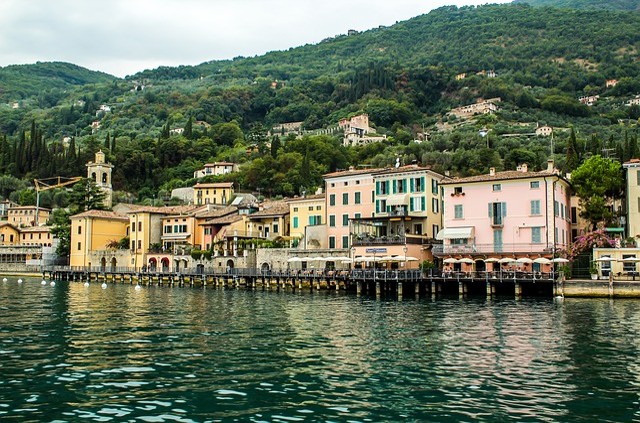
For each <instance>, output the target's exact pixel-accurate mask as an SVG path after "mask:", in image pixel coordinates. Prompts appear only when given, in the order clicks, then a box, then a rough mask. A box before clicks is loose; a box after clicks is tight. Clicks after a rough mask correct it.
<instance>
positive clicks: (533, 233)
mask: <svg viewBox="0 0 640 423" xmlns="http://www.w3.org/2000/svg"><path fill="white" fill-rule="evenodd" d="M443 185H444V196H445V198H446V202H445V209H444V229H443V230H441V231H440V233H439V234H438V238H439V239H441V240H442V241H443V245H441V246H438V248H436V249H435V250H434V252H435V254H436V255H437V256H439V257H440V258H442V259H445V258H471V259H472V260H480V261H478V262H477V263H482V260H483V259H486V258H488V257H490V256H491V257H494V258H499V257H503V258H507V257H512V258H514V259H515V258H517V257H528V258H532V259H533V258H537V257H546V258H551V257H553V255H554V254H555V252H556V251H558V250H561V249H565V248H567V246H568V245H569V243H570V242H571V214H570V207H571V202H570V197H571V189H570V184H569V182H568V180H567V179H565V178H564V177H562V176H561V175H560V172H559V171H558V170H557V169H555V168H554V164H553V161H549V162H548V163H547V169H546V170H543V171H540V172H529V171H528V166H527V165H521V166H520V167H519V168H518V170H516V171H506V172H496V171H495V170H494V169H491V171H490V173H489V174H488V175H479V176H473V177H468V178H458V179H453V180H450V181H446V182H444V183H443Z"/></svg>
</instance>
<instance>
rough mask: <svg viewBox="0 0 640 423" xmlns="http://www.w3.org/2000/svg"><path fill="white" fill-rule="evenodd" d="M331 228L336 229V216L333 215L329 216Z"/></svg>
mask: <svg viewBox="0 0 640 423" xmlns="http://www.w3.org/2000/svg"><path fill="white" fill-rule="evenodd" d="M329 226H330V227H332V228H335V227H336V216H335V215H333V214H332V215H330V216H329Z"/></svg>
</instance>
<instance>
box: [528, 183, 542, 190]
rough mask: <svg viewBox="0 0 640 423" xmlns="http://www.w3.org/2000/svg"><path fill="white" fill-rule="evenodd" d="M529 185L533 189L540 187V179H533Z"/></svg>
mask: <svg viewBox="0 0 640 423" xmlns="http://www.w3.org/2000/svg"><path fill="white" fill-rule="evenodd" d="M529 187H530V188H531V189H538V188H540V181H531V182H530V183H529Z"/></svg>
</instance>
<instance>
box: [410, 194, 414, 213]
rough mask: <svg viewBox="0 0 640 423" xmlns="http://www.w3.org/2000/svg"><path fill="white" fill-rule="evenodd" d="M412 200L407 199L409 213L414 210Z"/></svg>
mask: <svg viewBox="0 0 640 423" xmlns="http://www.w3.org/2000/svg"><path fill="white" fill-rule="evenodd" d="M413 200H414V198H413V197H411V198H410V199H409V211H413V210H414V208H413Z"/></svg>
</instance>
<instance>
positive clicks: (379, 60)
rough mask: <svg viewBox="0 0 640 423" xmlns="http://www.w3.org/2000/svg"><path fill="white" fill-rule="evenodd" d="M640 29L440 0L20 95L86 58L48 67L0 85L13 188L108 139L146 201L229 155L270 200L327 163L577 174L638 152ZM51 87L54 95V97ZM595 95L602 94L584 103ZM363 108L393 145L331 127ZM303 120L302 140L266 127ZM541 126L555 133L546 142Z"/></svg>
mask: <svg viewBox="0 0 640 423" xmlns="http://www.w3.org/2000/svg"><path fill="white" fill-rule="evenodd" d="M637 28H640V14H638V13H629V12H615V11H604V10H603V11H593V10H589V11H584V10H566V9H557V8H546V7H545V8H536V9H535V11H534V10H533V9H532V7H531V6H529V5H526V4H508V5H487V6H482V7H477V8H476V7H463V8H456V7H443V8H440V9H437V10H434V11H432V12H431V13H429V14H427V15H423V16H418V17H416V18H414V19H410V20H408V21H404V22H400V23H398V24H396V25H394V26H392V27H387V28H382V27H381V28H376V29H372V30H369V31H366V32H363V33H359V34H354V35H349V36H347V35H338V36H336V37H333V38H331V39H327V40H324V41H322V42H320V43H318V44H316V45H306V46H302V47H298V48H291V49H289V50H288V51H280V52H271V53H268V54H265V55H263V56H259V57H253V58H241V57H239V58H236V59H234V60H229V61H215V62H208V63H203V64H201V65H198V66H181V67H177V68H166V67H164V68H158V69H155V70H149V71H144V72H140V73H139V74H137V75H134V76H132V77H129V78H128V79H127V80H120V79H115V78H112V77H108V76H106V75H96V74H93V73H81V75H84V76H83V77H84V78H85V81H84V82H82V80H81V79H80V78H78V79H77V81H78V82H79V83H81V84H88V85H80V86H78V87H74V86H73V84H72V83H70V82H69V81H70V79H69V78H66V79H65V78H62V77H61V78H59V79H58V80H54V81H53V82H52V83H51V85H49V86H47V85H43V86H41V87H39V89H38V90H37V92H35V93H32V94H28V93H27V92H26V91H25V93H22V92H20V91H18V90H16V89H15V87H19V86H21V85H24V86H27V85H28V84H29V83H30V81H41V83H42V84H46V81H47V78H43V79H39V78H40V76H41V75H45V76H46V75H48V74H49V73H51V72H53V70H55V69H58V70H59V69H60V68H61V67H65V66H66V67H67V69H73V67H72V65H66V64H45V63H40V64H36V65H33V66H31V67H26V68H24V69H25V70H24V72H23V73H22V76H21V77H15V79H13V80H12V83H11V84H6V83H4V82H2V83H1V84H0V86H2V87H5V88H3V91H4V92H5V93H6V94H5V97H4V100H2V101H6V104H4V105H0V134H2V135H0V136H1V137H2V138H1V139H0V142H1V145H0V147H2V148H1V150H0V172H2V173H4V174H5V176H4V177H3V178H0V194H2V195H8V193H9V192H11V191H16V192H17V193H14V194H13V195H14V197H19V196H20V194H19V193H20V192H22V197H23V201H30V197H29V195H28V194H25V193H24V192H23V191H24V190H23V189H21V188H23V186H24V183H23V182H19V180H20V179H23V178H26V179H32V178H34V177H46V176H54V175H62V176H73V175H77V174H82V172H83V169H84V167H83V165H84V163H85V162H86V161H87V160H90V159H92V157H93V154H94V152H95V151H96V150H97V149H100V148H101V149H103V151H106V152H107V153H108V160H109V161H110V162H112V163H113V164H114V165H115V169H114V185H115V188H116V189H117V190H120V191H121V193H120V194H119V195H121V196H122V198H126V197H127V196H128V195H129V194H128V193H132V194H133V195H134V196H136V198H137V199H138V200H141V201H144V200H145V199H146V200H147V201H149V200H150V199H153V198H156V197H157V198H165V197H167V196H168V193H169V192H170V190H171V189H172V188H175V187H180V186H188V185H189V184H192V183H193V182H194V181H193V179H192V175H193V171H194V170H196V169H198V168H200V167H201V166H202V165H203V164H204V163H207V162H213V161H221V160H224V161H234V162H237V163H240V164H241V171H240V172H239V173H237V174H233V175H227V176H225V177H224V178H226V180H233V181H234V182H235V183H236V187H237V188H239V189H240V190H252V191H259V192H261V193H263V194H266V195H271V196H285V195H289V196H290V195H295V194H299V193H300V192H302V191H303V190H305V191H306V192H312V190H313V189H314V188H316V187H318V186H320V185H321V183H322V174H323V173H326V172H330V171H335V170H337V169H341V168H346V167H348V166H360V165H371V166H389V165H391V164H392V163H394V162H395V160H396V157H400V158H401V160H402V161H403V162H404V163H410V162H411V161H413V160H417V161H419V162H421V163H423V164H425V165H430V166H432V167H433V168H434V169H435V170H436V171H439V172H445V171H449V172H451V173H452V174H460V175H469V174H477V173H481V172H486V171H487V170H488V168H489V167H495V168H497V169H512V168H515V166H516V165H517V164H519V163H522V162H527V163H529V164H530V167H531V168H534V169H535V168H541V167H542V166H544V164H545V163H546V160H547V159H548V158H549V157H553V158H554V159H555V160H556V162H557V163H558V164H559V165H560V166H561V167H562V168H563V169H564V170H567V171H570V170H572V169H573V168H574V167H575V166H576V165H577V164H579V163H580V161H581V160H584V159H585V158H587V157H589V156H590V155H592V154H602V153H603V152H606V154H607V155H609V156H610V157H615V158H616V159H618V160H627V159H629V158H630V157H633V156H636V155H638V153H639V152H638V147H637V127H638V118H640V107H639V106H637V105H631V103H630V102H631V100H633V99H634V98H635V96H637V95H639V94H640V66H639V63H638V62H639V53H638V51H639V49H640V34H638V31H637ZM7 69H9V67H8V68H5V69H3V71H6V70H7ZM69 73H70V74H71V75H73V72H68V73H65V75H69ZM58 74H60V73H58ZM0 75H1V74H0ZM14 75H18V74H17V73H15V72H14ZM102 77H104V78H105V80H103V81H102V80H96V79H91V78H102ZM71 80H72V81H75V80H73V78H71ZM60 81H66V82H65V83H66V84H67V85H66V86H65V91H60V87H59V86H58V85H56V84H58V83H60ZM39 83H40V82H39ZM10 87H11V88H10ZM48 91H53V92H55V93H56V95H55V96H50V98H48V99H43V95H44V93H46V92H48ZM7 96H9V97H11V98H7ZM584 96H591V98H592V99H593V101H591V102H590V103H589V104H590V105H587V104H585V103H586V102H585V101H583V102H580V101H579V98H580V97H584ZM487 98H500V101H499V102H498V110H497V111H496V113H492V114H487V115H479V116H473V117H472V118H470V119H463V118H461V117H459V116H456V115H455V113H454V114H451V113H448V112H449V110H450V109H451V108H453V107H458V106H462V105H468V104H473V103H475V102H477V101H480V100H482V99H487ZM17 102H19V105H18V107H16V103H17ZM627 103H629V104H630V105H627ZM358 113H367V114H368V115H369V119H370V122H371V123H372V124H373V125H374V127H375V130H376V132H377V133H378V134H379V135H386V137H387V139H386V141H384V142H381V143H377V144H372V145H368V146H366V147H343V146H342V143H341V135H340V133H339V132H335V131H334V130H333V129H335V127H336V125H337V122H338V120H339V119H341V118H345V117H349V116H352V115H355V114H358ZM297 121H300V122H303V128H304V130H305V132H304V136H303V137H302V138H299V139H296V136H295V134H291V135H285V134H283V133H282V132H281V131H276V132H275V133H273V134H270V133H269V130H270V129H271V128H272V127H273V126H275V125H277V124H280V123H285V122H297ZM543 125H549V126H551V127H553V128H554V129H553V133H554V136H553V137H535V136H532V134H533V133H534V131H535V129H536V127H538V126H543ZM481 134H482V135H481ZM414 140H418V141H419V142H414ZM567 151H570V152H575V157H574V156H571V157H569V158H567V153H566V152H567ZM572 154H573V153H572ZM20 183H22V185H20ZM51 201H55V200H54V199H51Z"/></svg>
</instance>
